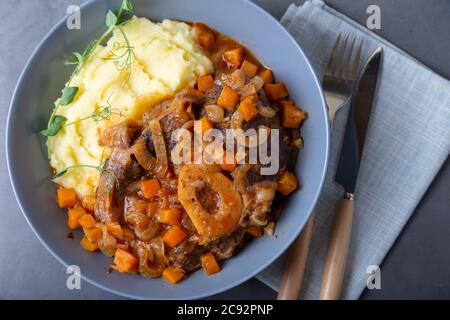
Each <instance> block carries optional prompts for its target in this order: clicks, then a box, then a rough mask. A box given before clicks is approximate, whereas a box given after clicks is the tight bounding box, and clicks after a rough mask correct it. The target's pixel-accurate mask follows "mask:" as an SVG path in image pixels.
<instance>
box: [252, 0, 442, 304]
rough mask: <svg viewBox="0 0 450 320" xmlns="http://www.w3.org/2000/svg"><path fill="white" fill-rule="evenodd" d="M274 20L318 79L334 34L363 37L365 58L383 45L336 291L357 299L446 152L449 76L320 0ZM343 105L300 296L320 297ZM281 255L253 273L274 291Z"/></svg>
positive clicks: (338, 194)
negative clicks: (295, 43)
mask: <svg viewBox="0 0 450 320" xmlns="http://www.w3.org/2000/svg"><path fill="white" fill-rule="evenodd" d="M281 22H282V24H283V25H284V26H285V27H286V28H287V30H288V31H289V32H290V33H291V34H292V35H293V36H294V38H295V39H296V40H297V41H298V43H299V44H300V45H301V47H302V49H303V50H304V52H305V54H306V55H307V56H308V58H309V59H310V61H311V63H312V65H313V67H314V69H315V71H316V73H317V75H318V77H319V78H320V79H321V78H322V77H323V74H324V72H325V68H326V66H327V63H328V60H329V57H330V54H331V51H332V48H333V46H334V43H335V41H336V38H337V36H338V34H339V33H345V34H350V35H356V36H358V37H360V38H362V39H363V40H364V50H363V51H364V52H363V57H364V59H366V58H367V57H368V56H369V54H370V53H371V52H372V51H373V50H374V49H375V48H376V47H378V46H382V47H383V49H384V57H383V63H382V69H381V72H380V75H379V83H378V91H377V95H376V97H375V100H374V106H373V109H372V116H371V123H370V126H369V128H368V133H367V140H366V144H365V149H364V153H363V156H362V160H361V166H360V171H359V177H358V183H357V188H356V194H355V198H356V202H355V210H356V211H355V219H354V222H353V233H352V240H351V247H350V252H349V257H348V265H347V271H346V276H345V280H344V287H343V294H342V298H343V299H357V298H359V296H360V295H361V293H362V291H363V290H364V288H365V287H366V283H367V279H368V277H369V274H368V273H367V268H368V267H369V266H370V265H380V264H381V262H382V260H383V258H384V256H385V255H386V253H387V252H388V250H389V249H390V247H391V246H392V244H393V243H394V241H395V240H396V238H397V236H398V235H399V233H400V231H401V230H402V228H403V227H404V225H405V223H406V222H407V221H408V219H409V217H410V216H411V214H412V212H413V210H414V208H415V207H416V206H417V204H418V202H419V201H420V199H421V198H422V196H423V195H424V193H425V191H426V190H427V188H428V187H429V185H430V183H431V182H432V180H433V178H434V176H435V175H436V174H437V172H438V171H439V169H440V167H441V166H442V165H443V163H444V161H445V160H446V158H447V157H448V154H449V152H450V82H449V81H448V80H446V79H444V78H442V77H440V76H439V75H437V74H435V73H434V72H433V71H431V70H430V69H428V68H427V67H426V66H424V65H422V64H421V63H420V62H419V61H417V60H415V59H414V58H413V57H411V56H409V55H408V54H406V53H405V52H403V51H401V50H400V49H398V48H396V47H395V46H393V45H392V44H390V43H389V42H387V41H386V40H384V39H382V38H380V37H379V36H377V35H375V34H374V33H372V32H371V31H369V30H368V29H366V28H365V27H363V26H361V25H359V24H357V23H356V22H354V21H353V20H351V19H349V18H348V17H346V16H344V15H342V14H340V13H339V12H337V11H335V10H334V9H332V8H330V7H328V6H326V5H325V3H324V2H323V1H320V0H312V1H307V2H305V3H304V4H303V5H302V6H296V5H291V6H290V7H289V9H288V11H287V12H286V14H285V15H284V17H283V18H282V20H281ZM364 59H362V63H363V61H364ZM362 63H361V64H362ZM361 67H362V66H361ZM348 109H349V108H348V107H346V108H344V109H342V110H341V111H340V112H339V113H338V114H337V115H336V118H335V123H334V125H333V130H332V133H331V149H330V159H329V167H328V170H327V175H326V178H325V184H324V188H323V191H322V194H321V196H320V199H319V202H318V203H317V207H316V211H317V213H316V220H315V227H314V233H313V238H312V243H311V248H310V256H309V261H308V265H307V268H306V273H305V278H304V282H303V287H302V292H301V294H300V297H299V298H302V299H318V297H319V292H320V285H321V280H322V271H323V267H324V264H325V260H326V253H327V246H328V239H329V233H330V229H331V225H332V222H333V217H334V213H335V209H336V205H337V203H338V201H339V199H340V197H341V196H342V190H341V188H340V187H339V186H338V185H336V184H335V183H334V176H335V172H336V167H337V162H338V159H339V153H340V149H341V144H342V139H343V135H344V130H345V124H346V119H347V116H348ZM283 262H284V257H281V258H280V259H278V260H277V261H276V262H274V263H273V264H272V265H271V266H269V267H268V268H267V269H266V270H264V271H263V272H262V273H260V274H259V275H258V276H257V278H258V279H260V280H261V281H263V282H264V283H266V284H267V285H269V286H270V287H272V288H273V289H275V290H276V289H277V288H278V286H279V282H280V276H281V271H282V266H283Z"/></svg>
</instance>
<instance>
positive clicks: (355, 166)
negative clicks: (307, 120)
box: [335, 47, 383, 197]
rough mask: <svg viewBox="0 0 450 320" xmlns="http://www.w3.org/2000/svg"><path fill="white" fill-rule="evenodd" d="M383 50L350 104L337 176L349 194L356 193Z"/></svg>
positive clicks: (367, 67)
mask: <svg viewBox="0 0 450 320" xmlns="http://www.w3.org/2000/svg"><path fill="white" fill-rule="evenodd" d="M382 51H383V50H382V48H381V47H380V48H377V49H376V50H375V51H374V52H373V53H372V55H371V56H370V57H369V58H368V60H367V63H366V65H365V67H364V68H363V71H362V73H361V76H360V79H359V81H357V82H356V85H357V88H356V90H355V93H354V96H353V98H352V103H351V106H350V114H349V117H348V120H347V126H346V129H345V134H344V140H343V144H342V149H341V154H340V159H339V163H338V167H337V170H336V176H335V181H336V183H338V184H340V185H341V186H342V187H343V188H344V190H345V193H346V194H348V195H347V196H348V197H350V195H353V194H354V193H355V186H356V181H357V178H358V171H359V163H360V160H361V156H362V153H363V149H364V143H365V141H366V134H367V128H368V126H369V120H370V115H371V111H372V103H373V98H374V96H375V90H376V87H377V79H378V73H379V69H380V63H381V54H382Z"/></svg>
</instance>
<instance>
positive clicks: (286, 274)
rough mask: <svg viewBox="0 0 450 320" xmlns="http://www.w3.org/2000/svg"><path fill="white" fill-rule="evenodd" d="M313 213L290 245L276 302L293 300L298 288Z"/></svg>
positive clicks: (312, 223)
mask: <svg viewBox="0 0 450 320" xmlns="http://www.w3.org/2000/svg"><path fill="white" fill-rule="evenodd" d="M314 215H315V212H313V213H312V214H311V216H310V218H309V220H308V222H307V223H306V226H305V227H304V228H303V230H302V232H301V233H300V235H299V236H298V238H297V239H296V240H295V241H294V243H293V244H292V245H291V247H290V249H289V251H288V256H287V260H286V263H285V265H284V269H283V274H282V277H281V283H280V288H279V290H278V297H277V299H278V300H295V299H297V298H298V295H299V293H300V288H301V285H302V281H303V275H304V273H305V268H306V263H307V262H308V252H309V246H310V243H311V236H312V231H313V226H314Z"/></svg>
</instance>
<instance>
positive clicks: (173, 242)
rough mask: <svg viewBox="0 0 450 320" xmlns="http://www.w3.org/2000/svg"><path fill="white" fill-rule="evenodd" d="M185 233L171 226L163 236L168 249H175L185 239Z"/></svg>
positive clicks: (177, 227)
mask: <svg viewBox="0 0 450 320" xmlns="http://www.w3.org/2000/svg"><path fill="white" fill-rule="evenodd" d="M186 237H187V235H186V233H185V232H184V231H183V230H182V229H181V228H180V227H179V226H172V227H171V228H170V229H169V230H167V231H166V233H165V234H164V236H163V240H164V242H165V243H166V244H167V245H168V246H169V247H172V248H173V247H176V246H177V245H179V244H180V243H181V242H183V241H184V240H185V239H186Z"/></svg>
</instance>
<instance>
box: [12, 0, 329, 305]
mask: <svg viewBox="0 0 450 320" xmlns="http://www.w3.org/2000/svg"><path fill="white" fill-rule="evenodd" d="M99 1H104V0H88V1H86V2H84V3H83V4H81V5H80V10H81V11H85V10H89V7H91V6H92V5H93V4H94V3H96V2H99ZM238 1H241V2H243V3H244V4H246V5H248V6H250V7H251V8H252V10H257V11H259V13H260V14H262V15H263V16H265V18H267V19H269V20H270V21H271V22H272V24H273V27H277V28H279V29H280V30H281V32H283V33H284V34H285V35H286V36H287V38H288V39H289V40H290V41H292V42H293V44H294V46H295V48H296V49H297V51H298V53H299V54H300V55H301V56H302V57H303V59H304V61H305V62H306V65H307V66H308V68H309V69H310V71H311V73H312V76H313V79H314V84H315V86H316V88H317V89H318V90H319V95H320V102H321V107H322V109H323V111H324V113H325V120H326V122H327V123H326V125H325V131H326V132H325V159H324V161H325V162H324V166H323V170H322V172H321V174H320V184H319V188H318V190H317V193H316V194H315V196H314V199H313V201H311V204H310V208H309V210H308V211H309V212H308V214H307V219H306V220H305V222H304V223H303V225H301V226H300V228H299V229H298V230H297V232H294V233H293V235H292V236H291V237H289V238H287V239H286V241H285V242H284V244H282V245H281V247H280V249H281V250H280V251H279V252H278V253H277V254H275V255H273V256H272V257H271V258H270V259H267V261H266V262H265V263H263V264H262V265H260V266H259V267H258V268H256V269H255V270H254V271H253V272H251V273H249V274H248V275H247V276H244V277H241V278H239V279H238V280H235V281H232V282H230V283H228V284H226V285H224V286H220V287H219V288H217V289H212V290H205V292H204V293H200V294H196V295H190V296H180V297H177V298H173V299H172V300H175V299H201V298H205V297H210V296H213V295H216V294H219V293H222V292H225V291H227V290H230V289H232V288H234V287H236V286H238V285H240V284H242V283H244V282H246V281H248V280H249V279H251V278H253V277H255V275H257V274H258V273H260V272H261V271H263V270H264V269H266V268H267V267H268V266H269V265H270V264H272V263H273V262H274V261H275V260H276V259H278V258H279V257H280V256H281V255H282V254H283V253H285V252H286V250H287V249H288V248H289V247H290V246H291V244H292V243H293V242H294V240H295V239H296V238H297V237H298V236H299V234H300V232H301V231H302V230H303V228H304V227H305V225H306V223H307V221H308V220H309V218H310V217H311V214H312V212H313V211H314V208H315V206H316V204H317V202H318V200H319V197H320V194H321V192H322V189H323V185H324V182H325V175H326V171H327V168H328V161H329V152H330V141H329V137H330V127H329V117H328V111H327V104H326V100H325V95H324V93H323V89H322V85H321V83H320V81H319V79H318V78H317V74H316V72H315V70H314V68H313V67H312V65H311V62H310V61H309V59H308V57H307V56H306V55H305V53H304V52H303V50H302V48H301V46H300V45H299V43H298V42H297V41H296V40H295V38H294V37H293V36H292V35H291V34H290V33H289V31H288V30H287V29H286V28H285V27H284V26H283V25H282V24H281V23H280V21H279V20H277V19H276V18H275V17H273V16H272V15H271V14H270V13H268V12H267V11H266V10H265V9H263V8H262V7H260V6H259V5H257V4H256V3H254V2H252V1H251V0H238ZM66 18H67V17H66V16H64V17H63V18H61V19H60V20H59V21H58V22H57V23H56V24H55V25H54V26H53V27H52V28H51V29H50V30H49V31H48V32H47V33H46V34H45V36H44V37H43V39H42V40H41V41H40V42H39V44H38V45H37V46H36V48H35V49H34V50H33V51H32V53H31V55H30V57H29V58H28V60H27V62H26V63H25V65H24V67H23V69H22V71H21V73H20V76H19V78H18V80H17V83H16V85H15V88H14V91H13V94H12V96H11V100H10V104H9V109H8V115H7V122H6V134H5V149H6V165H7V170H8V175H9V179H10V182H11V185H12V189H13V193H14V196H15V198H16V201H17V204H18V205H19V208H20V211H21V212H22V215H23V217H24V218H25V220H26V222H27V223H28V225H29V226H30V228H31V230H32V231H33V233H34V234H35V235H36V237H37V238H38V239H39V241H40V242H41V243H42V244H43V246H44V247H45V248H46V249H47V250H48V251H49V252H50V253H51V254H52V256H53V257H55V259H56V260H57V261H59V262H60V263H61V264H62V265H63V266H64V267H65V268H67V267H68V266H69V263H68V262H66V261H65V260H64V259H63V258H62V257H60V256H59V255H58V254H57V253H56V252H55V251H54V250H53V249H52V247H51V245H50V244H49V243H47V241H46V240H44V239H43V237H42V236H41V234H40V233H39V232H38V231H37V230H36V229H35V227H34V226H33V224H32V223H31V221H30V219H29V218H28V214H27V213H26V212H25V210H24V207H23V205H22V201H23V196H22V195H20V194H19V190H17V187H16V177H15V173H14V171H13V168H12V163H11V154H10V152H9V150H10V149H11V148H10V144H11V142H10V140H11V134H10V130H11V126H12V123H11V115H12V113H13V111H14V110H13V109H15V105H16V100H17V98H18V94H19V92H20V89H21V87H22V83H23V78H24V77H25V75H26V74H27V73H28V70H29V68H30V67H31V65H32V64H33V63H34V62H35V61H34V60H35V57H36V55H37V53H38V52H39V51H40V50H41V49H42V48H43V46H44V45H45V43H46V42H47V41H49V40H50V38H51V37H52V36H53V34H54V33H55V31H56V30H57V29H59V28H60V27H61V26H62V25H63V24H64V23H65V22H66ZM81 278H82V279H83V280H85V281H86V282H88V283H89V284H91V285H93V286H95V287H97V288H100V289H102V290H104V291H106V292H109V293H112V294H115V295H117V296H118V297H125V298H131V299H137V300H144V299H146V300H148V299H152V300H163V299H162V298H160V299H157V298H149V297H145V296H143V295H136V294H132V293H128V292H124V291H119V290H116V289H112V288H110V287H108V286H106V285H103V284H100V283H98V282H97V281H96V280H94V279H92V278H90V277H89V276H86V275H85V274H83V273H82V274H81Z"/></svg>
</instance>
